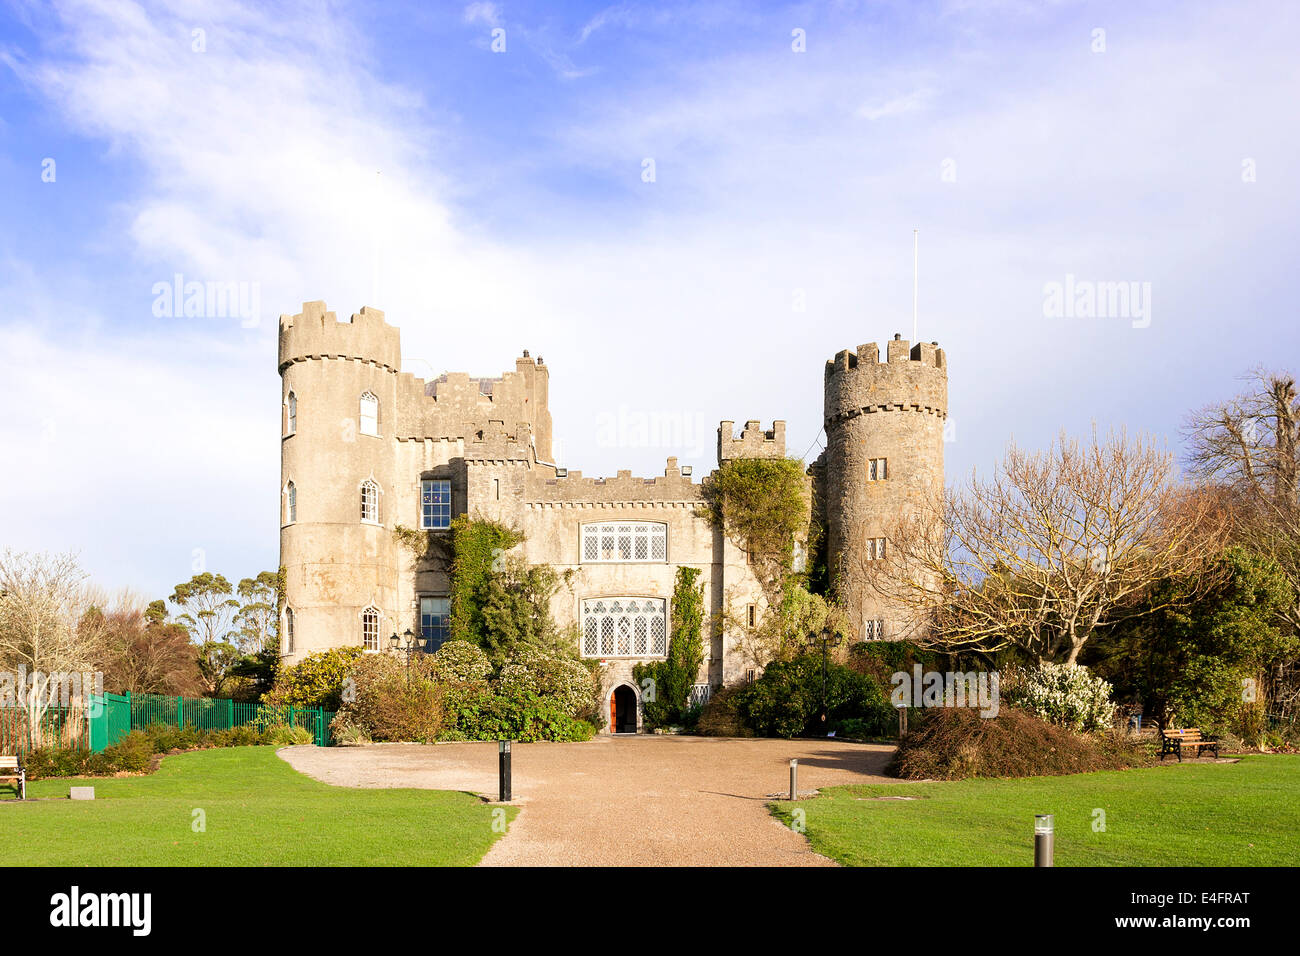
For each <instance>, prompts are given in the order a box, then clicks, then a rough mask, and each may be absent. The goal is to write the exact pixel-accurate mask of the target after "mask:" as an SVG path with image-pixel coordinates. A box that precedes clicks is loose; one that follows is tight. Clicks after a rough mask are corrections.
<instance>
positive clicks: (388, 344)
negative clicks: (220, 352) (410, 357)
mask: <svg viewBox="0 0 1300 956" xmlns="http://www.w3.org/2000/svg"><path fill="white" fill-rule="evenodd" d="M400 368H401V348H400V345H399V340H398V331H397V329H395V328H393V327H392V326H390V325H388V324H387V323H385V322H384V314H383V313H382V312H380V311H378V310H376V309H372V308H363V309H362V310H361V311H360V312H359V313H357V314H355V315H353V316H352V318H351V319H350V320H349V321H346V322H340V321H338V319H337V317H336V316H335V315H334V313H333V312H330V311H328V310H327V309H326V306H325V303H324V302H304V303H303V306H302V312H300V313H298V314H297V315H292V316H290V315H282V316H281V317H280V343H279V370H280V376H281V378H282V380H283V392H282V400H283V403H284V405H283V415H282V425H283V427H282V434H283V438H282V439H281V445H280V449H281V450H280V470H281V479H280V480H281V511H280V522H281V525H280V564H281V565H282V566H283V568H284V570H285V607H286V614H285V620H284V623H283V627H282V634H283V638H282V641H281V652H282V654H284V655H285V656H286V657H287V659H288V661H289V662H296V661H298V660H301V658H302V656H303V655H304V654H309V653H311V652H312V651H316V650H324V649H325V648H329V647H339V646H343V645H357V644H362V643H363V642H364V641H365V640H366V639H367V637H369V638H371V639H377V640H378V646H385V641H386V639H387V636H388V635H389V634H390V633H392V632H394V631H398V632H400V631H402V630H404V629H405V628H406V627H407V626H409V620H410V617H411V615H410V614H409V613H406V614H402V615H399V602H398V594H397V589H396V581H397V565H398V559H399V554H398V549H397V545H396V543H395V541H394V538H393V535H392V533H391V530H392V527H393V524H394V520H393V516H394V515H395V514H396V504H397V501H398V499H399V496H400V495H401V494H402V493H403V492H404V491H405V490H406V489H405V488H401V487H399V486H398V476H397V473H396V468H395V448H396V444H397V441H396V440H397V437H398V434H397V433H398V428H397V426H398V402H397V394H398V393H397V381H398V375H399V370H400ZM406 485H407V486H408V487H409V485H410V479H409V478H408V479H407V481H406ZM290 620H292V625H290ZM290 626H291V627H292V642H290V640H289V637H290V633H289V629H290Z"/></svg>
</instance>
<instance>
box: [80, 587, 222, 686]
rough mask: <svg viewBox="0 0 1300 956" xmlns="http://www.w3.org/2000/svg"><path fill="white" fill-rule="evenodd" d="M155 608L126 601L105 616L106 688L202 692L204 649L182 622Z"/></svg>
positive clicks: (103, 656) (102, 661) (102, 660)
mask: <svg viewBox="0 0 1300 956" xmlns="http://www.w3.org/2000/svg"><path fill="white" fill-rule="evenodd" d="M151 608H152V605H150V609H151ZM150 609H144V608H141V607H140V605H139V603H138V602H132V601H131V600H129V599H124V600H122V601H121V602H120V603H119V606H118V607H116V608H114V609H112V610H109V611H107V612H105V613H103V614H102V616H101V619H100V620H101V624H100V626H101V627H102V629H103V630H102V633H103V642H102V650H101V657H100V661H99V667H100V670H102V671H103V674H104V689H105V690H107V691H110V692H111V693H116V694H121V693H131V694H167V695H169V696H190V695H196V694H199V693H202V691H203V690H204V681H203V678H202V675H201V674H200V673H199V661H198V649H197V648H196V647H195V646H194V644H193V643H192V642H191V641H190V636H189V632H188V631H186V630H185V628H184V627H182V626H181V625H180V624H176V623H169V622H167V621H165V620H158V619H157V617H156V616H154V615H151V614H150Z"/></svg>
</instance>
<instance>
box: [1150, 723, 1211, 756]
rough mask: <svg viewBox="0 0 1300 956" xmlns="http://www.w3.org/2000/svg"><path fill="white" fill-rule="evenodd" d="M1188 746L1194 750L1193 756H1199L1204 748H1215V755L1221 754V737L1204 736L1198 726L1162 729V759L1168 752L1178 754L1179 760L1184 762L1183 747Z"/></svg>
mask: <svg viewBox="0 0 1300 956" xmlns="http://www.w3.org/2000/svg"><path fill="white" fill-rule="evenodd" d="M1184 748H1188V749H1190V750H1191V751H1192V756H1193V757H1199V756H1200V754H1201V751H1202V750H1213V751H1214V756H1216V757H1217V756H1219V738H1218V737H1202V736H1201V732H1200V730H1199V729H1197V728H1196V727H1186V728H1184V729H1182V730H1165V729H1163V728H1161V730H1160V759H1161V760H1164V759H1165V757H1166V756H1167V755H1168V754H1177V755H1178V762H1179V763H1182V762H1183V749H1184Z"/></svg>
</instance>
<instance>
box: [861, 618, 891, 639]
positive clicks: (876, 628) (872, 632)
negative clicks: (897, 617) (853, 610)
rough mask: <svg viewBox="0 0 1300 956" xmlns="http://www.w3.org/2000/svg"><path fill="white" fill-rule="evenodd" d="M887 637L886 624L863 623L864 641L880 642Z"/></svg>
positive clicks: (878, 622) (880, 622)
mask: <svg viewBox="0 0 1300 956" xmlns="http://www.w3.org/2000/svg"><path fill="white" fill-rule="evenodd" d="M884 636H885V622H884V621H881V620H878V619H877V620H874V621H863V622H862V639H863V640H864V641H878V640H881V639H882V638H883V637H884Z"/></svg>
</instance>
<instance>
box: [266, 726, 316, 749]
mask: <svg viewBox="0 0 1300 956" xmlns="http://www.w3.org/2000/svg"><path fill="white" fill-rule="evenodd" d="M313 740H315V737H314V736H313V735H312V733H311V731H309V730H307V729H305V728H303V727H294V726H292V725H290V724H272V725H271V726H270V727H267V728H266V729H265V730H263V731H262V736H261V743H263V744H267V745H269V746H271V747H292V746H294V745H296V744H309V743H311V742H312V741H313Z"/></svg>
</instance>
